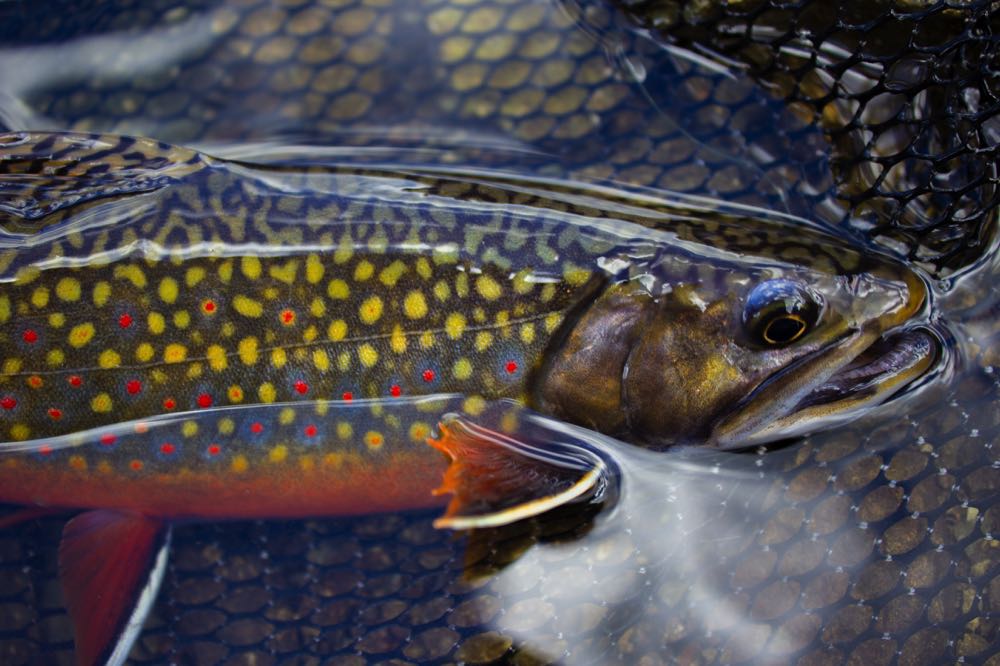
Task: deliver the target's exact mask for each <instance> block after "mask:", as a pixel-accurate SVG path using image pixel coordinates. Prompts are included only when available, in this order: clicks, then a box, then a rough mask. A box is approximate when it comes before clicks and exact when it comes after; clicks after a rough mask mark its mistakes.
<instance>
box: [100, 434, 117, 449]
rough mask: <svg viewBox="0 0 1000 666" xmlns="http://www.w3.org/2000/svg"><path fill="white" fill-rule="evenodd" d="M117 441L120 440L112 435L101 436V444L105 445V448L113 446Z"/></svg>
mask: <svg viewBox="0 0 1000 666" xmlns="http://www.w3.org/2000/svg"><path fill="white" fill-rule="evenodd" d="M116 441H118V438H117V437H115V436H114V435H112V434H111V433H108V434H106V435H101V444H103V445H104V446H111V445H112V444H114V443H115V442H116Z"/></svg>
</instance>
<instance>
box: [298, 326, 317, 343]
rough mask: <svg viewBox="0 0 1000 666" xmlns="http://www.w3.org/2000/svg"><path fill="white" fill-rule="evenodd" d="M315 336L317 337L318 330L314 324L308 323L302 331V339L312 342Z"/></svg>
mask: <svg viewBox="0 0 1000 666" xmlns="http://www.w3.org/2000/svg"><path fill="white" fill-rule="evenodd" d="M317 337H319V331H318V330H317V329H316V327H315V326H312V325H310V326H308V327H307V328H306V330H304V331H302V339H303V340H304V341H305V342H312V341H313V340H315V339H316V338H317Z"/></svg>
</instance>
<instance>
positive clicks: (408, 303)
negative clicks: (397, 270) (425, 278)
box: [403, 289, 427, 319]
mask: <svg viewBox="0 0 1000 666" xmlns="http://www.w3.org/2000/svg"><path fill="white" fill-rule="evenodd" d="M403 313H404V314H405V315H406V316H407V317H409V318H410V319H420V318H421V317H423V316H424V315H426V314H427V301H426V300H425V299H424V294H423V292H422V291H419V290H416V289H415V290H413V291H411V292H410V293H408V294H407V295H406V298H404V299H403Z"/></svg>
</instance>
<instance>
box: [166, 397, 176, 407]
mask: <svg viewBox="0 0 1000 666" xmlns="http://www.w3.org/2000/svg"><path fill="white" fill-rule="evenodd" d="M176 406H177V401H176V400H174V399H173V398H167V399H166V400H164V401H163V409H173V408H174V407H176Z"/></svg>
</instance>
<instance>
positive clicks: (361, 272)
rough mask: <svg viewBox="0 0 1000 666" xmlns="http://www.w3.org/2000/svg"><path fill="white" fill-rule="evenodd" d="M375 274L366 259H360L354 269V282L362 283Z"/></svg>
mask: <svg viewBox="0 0 1000 666" xmlns="http://www.w3.org/2000/svg"><path fill="white" fill-rule="evenodd" d="M374 273H375V267H374V266H372V263H371V262H370V261H368V260H367V259H362V260H361V261H359V262H358V265H357V266H356V267H355V268H354V280H355V282H364V281H365V280H367V279H368V278H370V277H371V276H372V275H373V274H374Z"/></svg>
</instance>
